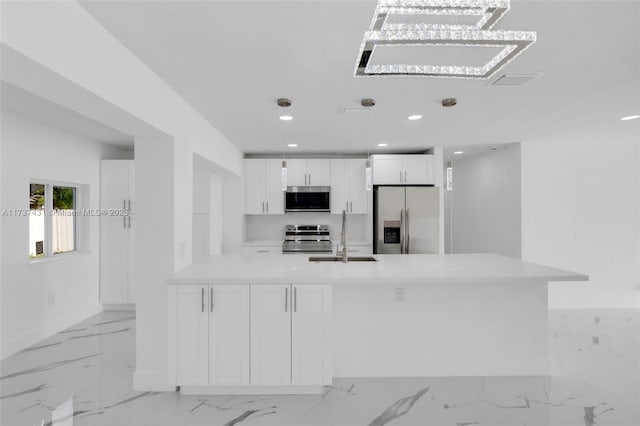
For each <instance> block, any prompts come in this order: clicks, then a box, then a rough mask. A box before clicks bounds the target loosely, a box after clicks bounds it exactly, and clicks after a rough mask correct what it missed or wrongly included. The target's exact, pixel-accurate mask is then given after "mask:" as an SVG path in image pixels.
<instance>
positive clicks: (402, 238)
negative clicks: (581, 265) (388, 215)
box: [400, 209, 404, 254]
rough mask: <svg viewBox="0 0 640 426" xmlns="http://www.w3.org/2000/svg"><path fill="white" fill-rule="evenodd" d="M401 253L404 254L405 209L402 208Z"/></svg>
mask: <svg viewBox="0 0 640 426" xmlns="http://www.w3.org/2000/svg"><path fill="white" fill-rule="evenodd" d="M400 254H404V209H402V210H400Z"/></svg>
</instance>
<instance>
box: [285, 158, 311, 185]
mask: <svg viewBox="0 0 640 426" xmlns="http://www.w3.org/2000/svg"><path fill="white" fill-rule="evenodd" d="M307 181H308V176H307V160H301V159H290V160H287V186H305V185H308V183H307Z"/></svg>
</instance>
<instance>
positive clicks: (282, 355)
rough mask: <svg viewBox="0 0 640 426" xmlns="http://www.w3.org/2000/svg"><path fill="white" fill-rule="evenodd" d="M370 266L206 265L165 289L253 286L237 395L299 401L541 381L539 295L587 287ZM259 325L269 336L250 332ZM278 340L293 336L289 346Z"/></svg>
mask: <svg viewBox="0 0 640 426" xmlns="http://www.w3.org/2000/svg"><path fill="white" fill-rule="evenodd" d="M375 258H376V260H377V261H375V262H352V263H346V264H345V263H342V262H309V261H308V258H307V257H306V256H278V257H272V256H256V255H254V256H214V257H211V258H210V259H209V261H208V262H206V263H203V264H198V265H193V266H191V267H189V268H187V269H185V270H183V271H181V272H178V273H176V274H175V275H174V276H173V277H172V278H171V279H170V280H169V284H170V286H169V287H170V288H171V287H173V288H181V287H186V286H192V285H198V284H202V283H207V285H210V286H215V285H221V284H225V285H230V286H232V285H246V283H251V288H250V291H251V305H252V306H251V313H252V314H251V315H252V317H253V318H252V325H251V327H252V329H251V333H254V327H256V329H255V331H256V332H257V333H259V335H257V336H256V337H255V338H254V336H253V335H252V337H251V345H252V349H251V356H252V359H251V370H252V371H251V378H250V384H249V385H248V386H247V389H244V391H246V392H248V393H269V392H275V391H277V392H286V388H287V387H289V391H288V393H302V392H304V391H309V392H311V391H313V389H312V388H310V387H304V386H300V385H299V384H301V383H315V384H316V385H318V382H321V383H320V384H322V385H327V384H330V383H331V377H437V376H447V377H450V376H544V375H547V374H548V373H549V360H548V351H547V339H548V336H547V311H548V306H547V289H548V285H549V283H550V282H559V283H561V282H567V281H586V280H587V279H588V277H587V276H585V275H582V274H577V273H573V272H569V271H564V270H561V269H556V268H551V267H546V266H542V265H537V264H533V263H528V262H523V261H520V260H517V259H511V258H507V257H503V256H498V255H492V254H449V255H436V254H434V255H428V254H420V255H403V256H399V255H376V256H375ZM283 283H285V284H283ZM559 285H560V284H559ZM321 289H324V291H322V299H323V300H324V302H323V304H322V305H320V304H319V300H320V297H319V296H318V295H317V294H318V292H319V291H320V290H321ZM296 292H297V297H298V303H299V304H298V308H299V309H300V308H302V307H303V306H304V309H305V313H304V318H303V320H302V321H301V322H300V323H299V326H300V327H301V328H300V331H296V327H297V326H298V325H297V323H296V318H295V311H296V306H295V300H296V299H295V297H296V296H295V294H296ZM283 293H284V294H283ZM301 295H303V298H300V297H301ZM292 297H293V299H292ZM270 299H272V300H270ZM303 300H304V302H302V301H303ZM301 302H302V304H300V303H301ZM292 303H293V305H292ZM320 306H321V308H320ZM272 309H273V310H274V311H273V312H272ZM285 309H286V310H288V311H289V312H285ZM291 309H293V311H294V312H293V314H291ZM307 309H310V310H309V311H306V310H307ZM320 309H321V310H322V312H323V316H322V320H321V321H320V320H318V318H319V317H317V316H316V315H317V313H318V312H319V310H320ZM275 310H277V311H278V314H277V315H278V316H277V317H276V313H275ZM313 312H315V314H314V313H313ZM287 314H289V317H287ZM170 318H171V316H170ZM254 318H255V321H254ZM287 318H289V319H287ZM301 318H302V315H301ZM170 321H171V319H170ZM268 323H272V324H273V328H271V326H269V331H264V332H263V331H262V330H258V328H257V327H259V326H265V327H266V325H267V324H268ZM320 324H321V325H320ZM288 327H292V328H288ZM320 330H322V331H320ZM287 332H289V333H290V335H291V336H293V337H295V340H294V339H293V338H292V340H291V341H290V344H291V346H290V347H289V346H287V345H286V343H287V339H286V336H287ZM260 333H262V334H260ZM269 333H273V334H269ZM319 335H320V336H321V337H322V339H321V340H320V339H318V336H319ZM264 336H269V337H264ZM267 341H271V342H272V344H273V343H274V342H276V343H275V344H276V345H277V346H278V348H277V351H274V352H273V353H267V352H265V351H264V350H262V349H258V350H257V351H256V352H255V353H254V350H253V346H254V345H255V346H256V348H259V347H260V345H262V347H264V345H265V344H266V342H267ZM298 343H299V344H300V345H301V346H298V349H296V345H297V344H298ZM300 348H302V350H300ZM287 349H290V352H291V357H287V356H286V352H287ZM171 350H172V348H171V347H170V351H171ZM319 353H322V356H321V357H318V354H319ZM254 357H255V358H254ZM287 362H290V363H291V366H290V368H289V365H288V364H287ZM296 363H301V364H300V366H296ZM320 364H322V368H320V367H318V366H319V365H320ZM313 366H315V367H313ZM267 369H268V370H267ZM296 369H298V370H296ZM296 371H299V372H301V374H300V375H297V374H298V373H296ZM320 371H322V375H323V377H322V379H320V378H319V376H318V374H319V372H320ZM267 372H268V373H267ZM274 372H275V373H274ZM288 372H290V374H291V378H290V379H288V378H287V373H288ZM307 372H311V373H307ZM268 375H270V376H268ZM305 375H306V376H305ZM305 377H306V378H305ZM261 383H265V384H266V383H279V385H277V387H276V388H274V389H270V388H268V387H264V386H263V387H260V384H261ZM255 386H258V387H257V388H256V387H255ZM296 386H298V387H296ZM251 388H253V390H251ZM315 389H316V390H318V389H320V387H319V386H316V387H315ZM201 390H202V391H203V392H204V391H205V390H204V388H202V389H201ZM237 390H238V389H236V388H233V389H228V390H227V391H225V389H224V388H217V389H216V391H217V392H218V393H220V392H222V393H237V392H236V391H237Z"/></svg>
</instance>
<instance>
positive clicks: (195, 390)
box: [180, 385, 324, 395]
mask: <svg viewBox="0 0 640 426" xmlns="http://www.w3.org/2000/svg"><path fill="white" fill-rule="evenodd" d="M323 392H324V386H295V385H286V386H257V385H256V386H251V385H247V386H180V393H181V394H183V395H318V394H322V393H323Z"/></svg>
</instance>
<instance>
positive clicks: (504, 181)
mask: <svg viewBox="0 0 640 426" xmlns="http://www.w3.org/2000/svg"><path fill="white" fill-rule="evenodd" d="M454 157H455V156H454ZM453 160H454V161H453V181H454V184H453V190H452V191H445V192H446V194H445V196H446V198H447V199H446V203H447V208H448V212H447V215H446V217H445V223H446V229H447V231H448V232H447V234H448V235H447V243H448V244H447V246H448V252H449V253H497V254H501V255H504V256H510V257H515V258H520V255H521V251H520V246H521V239H520V234H521V196H520V190H521V188H520V144H510V145H505V146H501V147H500V148H499V149H497V150H496V151H489V152H487V153H486V154H481V155H477V156H473V157H469V158H467V159H464V158H461V159H460V160H458V161H456V158H453Z"/></svg>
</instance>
